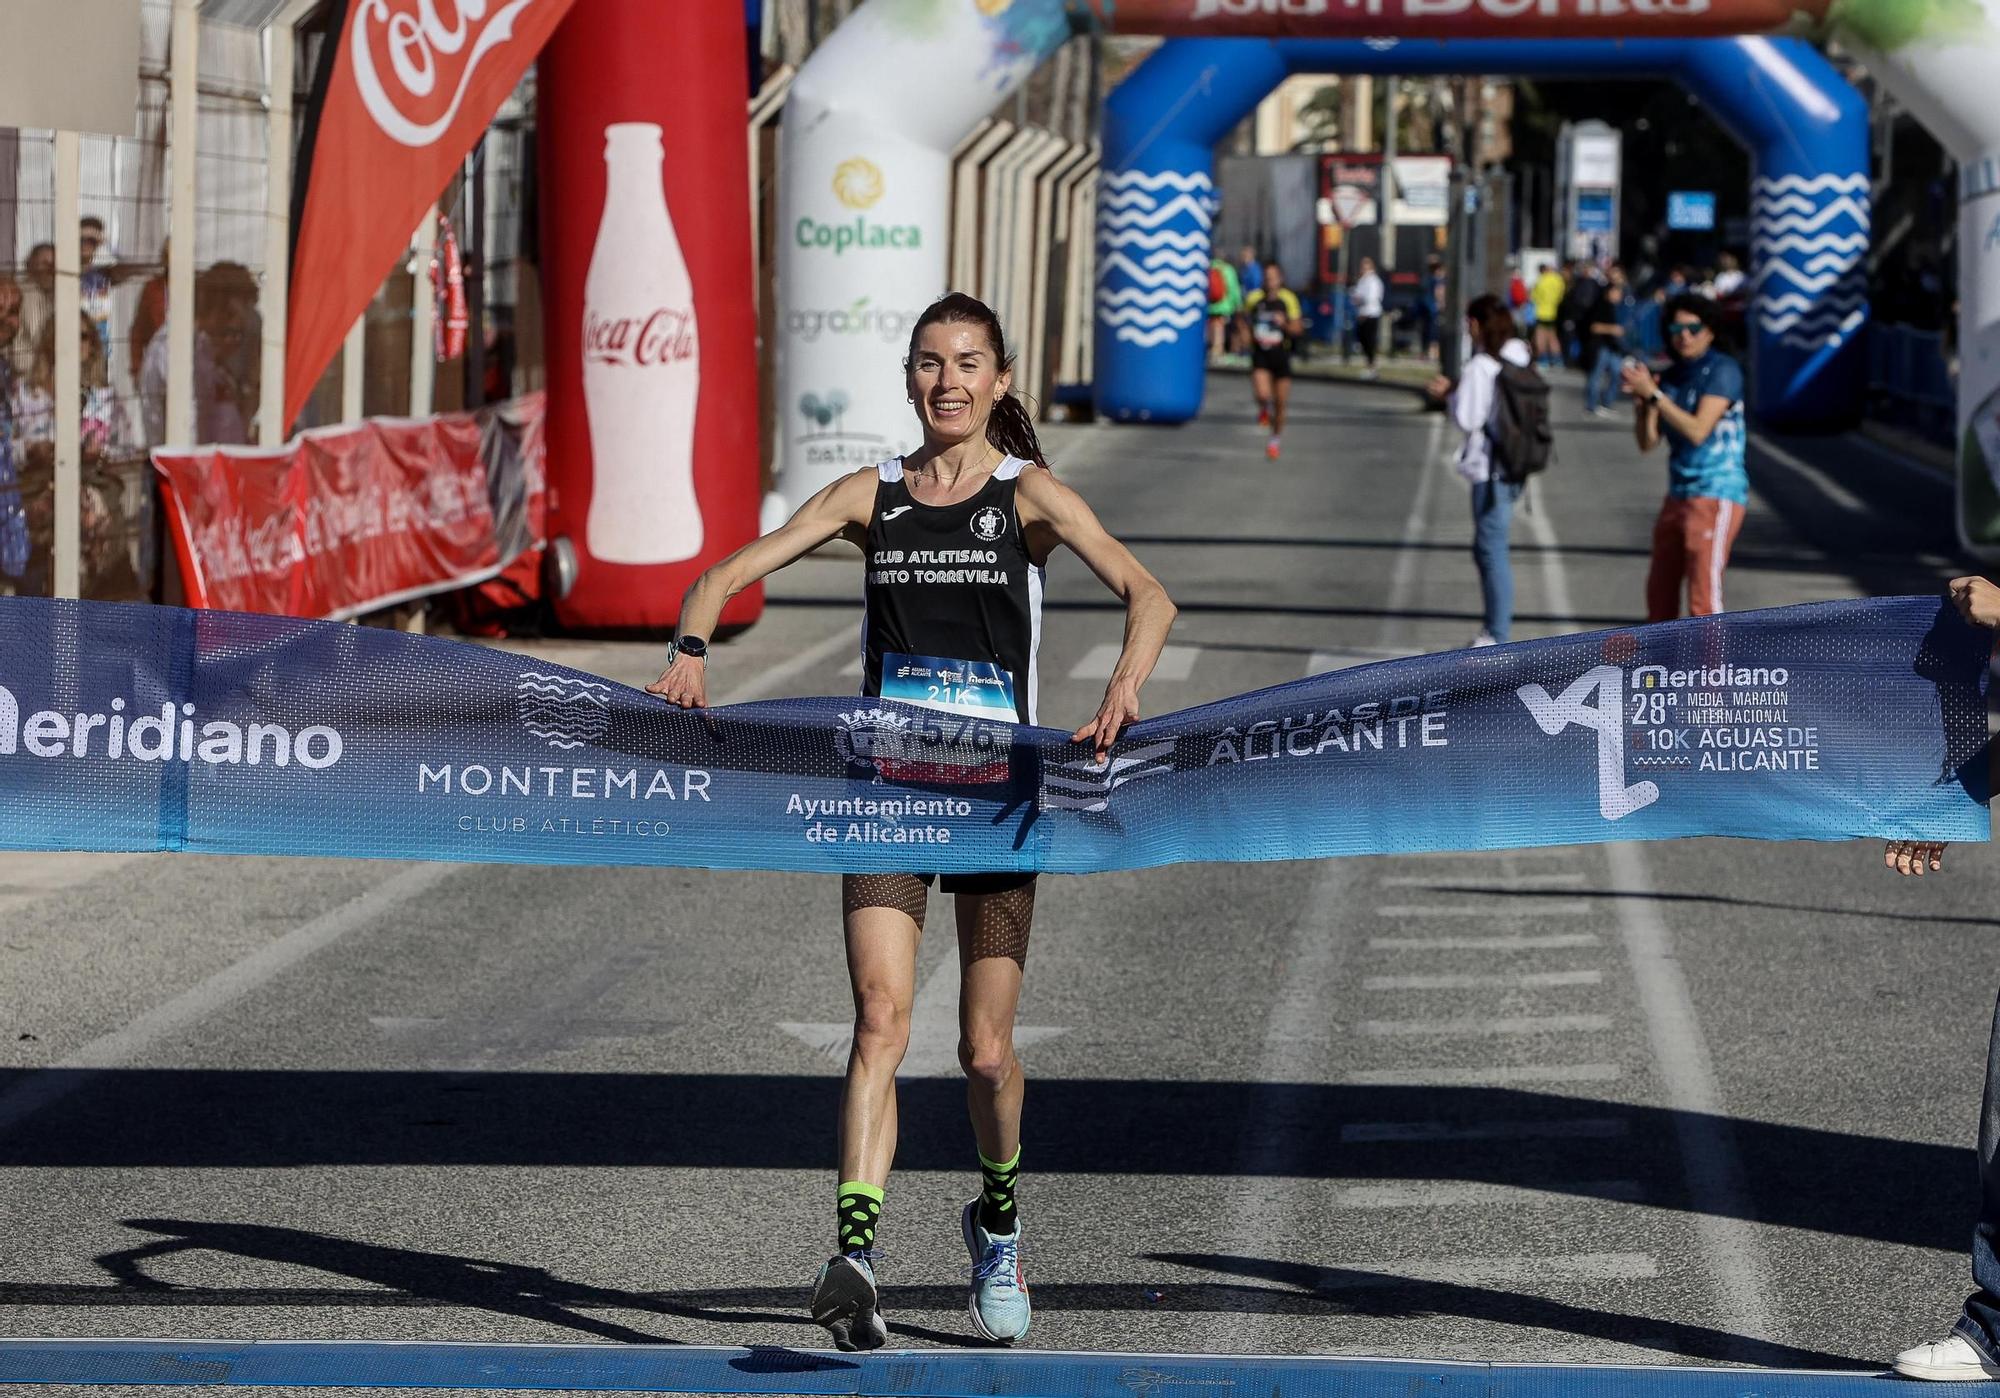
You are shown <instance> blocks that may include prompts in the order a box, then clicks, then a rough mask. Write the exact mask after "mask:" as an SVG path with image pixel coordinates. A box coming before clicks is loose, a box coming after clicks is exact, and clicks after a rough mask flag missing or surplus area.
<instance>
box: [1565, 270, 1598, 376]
mask: <svg viewBox="0 0 2000 1398" xmlns="http://www.w3.org/2000/svg"><path fill="white" fill-rule="evenodd" d="M1567 274H1568V280H1569V285H1568V288H1567V289H1566V290H1565V291H1564V292H1563V299H1562V302H1561V308H1560V310H1559V311H1558V312H1557V319H1558V321H1559V322H1560V324H1561V327H1562V347H1563V361H1564V362H1565V363H1568V364H1575V365H1576V366H1578V367H1579V368H1588V367H1589V364H1590V361H1589V358H1588V357H1587V355H1586V353H1585V351H1586V349H1587V346H1586V345H1585V344H1584V341H1585V339H1586V338H1588V337H1587V336H1586V334H1585V327H1586V326H1588V325H1589V323H1590V314H1591V311H1592V310H1593V309H1594V308H1595V307H1596V305H1597V298H1598V296H1599V295H1600V294H1601V293H1602V292H1603V290H1604V287H1603V285H1602V284H1601V283H1600V282H1599V281H1598V280H1597V276H1596V270H1595V269H1594V268H1593V267H1592V266H1591V265H1590V264H1589V263H1588V262H1576V263H1573V264H1571V266H1570V267H1569V268H1568V269H1567Z"/></svg>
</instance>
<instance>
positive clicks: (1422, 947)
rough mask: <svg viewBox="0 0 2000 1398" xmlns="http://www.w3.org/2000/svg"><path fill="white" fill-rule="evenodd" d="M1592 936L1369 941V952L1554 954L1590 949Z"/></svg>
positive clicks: (1593, 942)
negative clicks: (1561, 951) (1511, 952)
mask: <svg viewBox="0 0 2000 1398" xmlns="http://www.w3.org/2000/svg"><path fill="white" fill-rule="evenodd" d="M1596 945H1597V934H1596V933H1594V932H1552V933H1548V934H1546V935H1543V936H1538V937H1533V936H1529V937H1370V938H1369V939H1368V948H1369V950H1370V951H1556V950H1559V949H1562V948H1565V947H1594V946H1596Z"/></svg>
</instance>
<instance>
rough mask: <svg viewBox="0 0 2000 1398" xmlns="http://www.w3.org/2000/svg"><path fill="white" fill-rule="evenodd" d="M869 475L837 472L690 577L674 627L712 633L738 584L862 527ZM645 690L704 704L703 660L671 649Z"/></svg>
mask: <svg viewBox="0 0 2000 1398" xmlns="http://www.w3.org/2000/svg"><path fill="white" fill-rule="evenodd" d="M875 479H876V473H875V468H874V467H873V466H870V467H868V468H867V469H865V470H861V471H856V472H854V473H853V474H852V475H847V476H843V477H841V478H840V479H839V480H837V481H835V482H834V483H833V484H831V485H829V486H827V487H826V488H825V489H824V490H821V491H820V492H819V494H817V495H815V496H813V497H812V499H810V500H808V501H806V502H805V504H803V505H801V506H799V508H798V511H797V513H795V514H794V515H793V516H792V517H791V518H790V519H788V520H786V521H785V522H784V523H783V524H782V525H780V526H779V527H778V528H776V529H773V530H772V531H771V532H770V533H768V534H766V535H764V536H763V537H762V538H758V539H752V540H751V541H750V542H749V543H747V544H745V545H744V546H743V547H742V548H740V549H738V550H736V552H734V553H732V554H730V555H729V557H727V558H725V559H723V560H722V561H721V562H719V563H717V564H715V565H714V566H713V567H711V568H710V569H709V570H708V571H707V572H705V573H703V574H702V575H701V576H700V577H698V578H696V579H695V580H694V583H693V585H692V586H690V587H689V588H688V590H687V592H686V593H685V594H684V595H683V596H682V598H681V616H680V623H679V625H678V626H677V627H676V628H675V630H676V631H677V632H678V633H679V634H680V635H683V636H699V637H701V638H702V639H703V640H707V639H708V638H709V637H710V636H712V635H713V634H714V633H715V624H716V622H717V621H718V620H719V619H720V618H721V616H722V608H723V605H724V604H725V603H727V602H728V601H729V599H730V598H732V597H734V596H735V595H736V594H737V593H739V592H741V591H742V590H743V589H744V588H746V587H749V586H750V585H751V584H752V583H755V582H757V581H759V580H761V579H763V578H766V577H769V576H770V575H771V574H772V573H775V572H777V571H778V570H779V569H780V568H783V567H786V566H787V565H789V564H792V563H796V562H798V561H799V559H801V558H803V557H805V556H806V555H807V554H809V553H811V552H812V551H813V550H814V549H816V548H818V547H819V546H820V545H821V544H824V543H826V542H827V541H828V540H830V539H837V538H839V537H840V536H841V535H843V534H849V533H850V531H858V530H865V529H866V528H867V524H868V511H869V509H870V507H871V506H872V505H873V503H874V500H875ZM646 692H647V693H648V694H657V695H659V696H660V697H661V698H662V699H665V700H666V701H667V702H668V703H669V704H678V705H680V707H682V708H684V709H700V708H705V707H707V704H708V661H707V660H706V659H704V658H700V657H696V656H691V655H681V654H679V653H676V654H675V656H674V658H673V659H672V660H671V661H669V662H668V664H667V668H666V671H665V673H664V674H662V675H661V676H660V677H659V678H658V679H657V680H654V681H653V682H652V683H651V684H649V685H647V686H646Z"/></svg>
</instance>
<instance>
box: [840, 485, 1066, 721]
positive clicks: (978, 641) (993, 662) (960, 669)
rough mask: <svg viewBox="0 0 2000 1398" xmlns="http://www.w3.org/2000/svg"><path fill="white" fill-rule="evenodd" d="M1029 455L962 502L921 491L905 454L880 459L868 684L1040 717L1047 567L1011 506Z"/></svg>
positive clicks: (873, 520) (865, 688)
mask: <svg viewBox="0 0 2000 1398" xmlns="http://www.w3.org/2000/svg"><path fill="white" fill-rule="evenodd" d="M1026 465H1027V463H1026V462H1024V461H1022V460H1021V459H1020V458H1019V457H1014V456H1009V457H1006V458H1005V459H1003V460H1002V461H1001V463H1000V465H999V466H998V467H997V468H996V469H995V470H994V472H993V475H992V477H991V479H989V480H988V481H987V482H986V484H985V485H984V486H982V487H981V488H980V490H979V493H978V494H977V495H974V496H973V497H972V498H971V499H970V500H962V501H960V502H959V503H958V504H956V505H924V504H920V503H918V502H917V501H916V500H915V499H913V498H912V497H911V495H910V487H909V484H908V482H906V481H905V480H904V479H903V463H902V460H901V458H898V459H896V460H894V461H884V462H882V463H881V464H880V465H879V466H877V467H876V468H875V470H876V472H877V476H878V479H877V481H876V483H875V508H874V511H873V512H872V513H871V514H870V516H869V520H868V549H867V560H866V561H867V571H866V575H865V576H866V579H867V582H866V587H865V595H866V598H867V612H866V615H865V618H864V620H863V622H862V630H861V651H862V662H861V663H862V683H861V692H862V693H864V694H868V695H873V696H877V697H879V696H882V695H884V694H886V695H887V696H888V697H890V698H893V699H904V700H908V701H909V702H912V703H918V704H926V705H928V706H929V707H932V708H943V709H951V710H953V711H956V712H976V713H985V714H989V715H990V716H992V717H994V718H1001V719H1009V718H1011V719H1012V720H1014V721H1016V722H1020V723H1033V722H1034V721H1035V697H1036V693H1035V691H1036V686H1037V676H1036V673H1035V651H1036V649H1037V647H1038V646H1039V645H1040V644H1041V639H1042V569H1041V568H1040V567H1038V566H1037V565H1036V564H1035V563H1034V562H1033V561H1031V560H1030V558H1029V557H1028V547H1027V543H1026V541H1025V540H1023V539H1022V537H1021V516H1020V512H1019V511H1018V510H1017V509H1016V508H1015V504H1014V493H1015V491H1016V489H1017V488H1018V486H1019V484H1020V477H1021V470H1022V468H1023V467H1024V466H1026ZM1003 676H1004V680H1003V679H1002V677H1003ZM1003 695H1004V696H1011V704H1009V703H1006V700H1005V698H1004V697H1003ZM1005 708H1011V709H1012V711H1013V712H1012V713H1011V714H1009V713H1007V712H1005V711H1004V710H1005Z"/></svg>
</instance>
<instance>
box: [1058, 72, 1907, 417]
mask: <svg viewBox="0 0 2000 1398" xmlns="http://www.w3.org/2000/svg"><path fill="white" fill-rule="evenodd" d="M1295 72H1306V73H1382V74H1398V75H1413V74H1439V73H1493V74H1514V75H1523V76H1537V77H1577V76H1617V77H1627V78H1634V77H1662V78H1675V79H1678V80H1679V81H1680V82H1681V83H1682V84H1683V85H1684V86H1685V87H1686V88H1687V89H1688V90H1689V91H1690V92H1692V93H1693V94H1694V95H1695V96H1696V97H1697V98H1699V99H1700V100H1701V101H1702V102H1704V103H1705V104H1706V105H1707V107H1708V109H1709V111H1710V112H1711V113H1712V114H1713V115H1714V116H1715V118H1716V120H1717V121H1719V122H1720V123H1721V124H1722V126H1723V127H1724V128H1725V129H1726V130H1727V131H1729V133H1730V134H1731V135H1733V136H1734V137H1735V138H1736V139H1737V140H1739V141H1741V142H1742V143H1743V144H1744V145H1745V146H1746V147H1748V148H1749V151H1750V155H1751V174H1752V181H1751V230H1750V231H1751V249H1750V252H1751V276H1752V279H1753V286H1754V288H1755V289H1754V292H1753V297H1754V299H1753V303H1752V307H1751V315H1750V333H1751V344H1750V361H1751V362H1750V368H1751V384H1752V388H1751V400H1750V404H1749V407H1750V410H1751V411H1752V412H1753V413H1754V414H1755V415H1756V416H1757V417H1758V418H1759V419H1760V420H1761V421H1763V422H1764V423H1767V424H1769V425H1771V426H1774V427H1796V428H1823V427H1833V426H1840V425H1845V424H1849V423H1851V422H1853V421H1854V420H1855V419H1856V418H1857V417H1858V416H1859V413H1860V409H1861V402H1862V397H1863V391H1864V388H1865V385H1866V372H1867V363H1866V345H1865V344H1864V342H1863V338H1862V336H1861V333H1860V332H1861V331H1862V328H1863V327H1864V325H1865V324H1866V322H1867V318H1868V301H1867V278H1866V259H1867V255H1868V213H1869V165H1868V110H1867V106H1866V104H1865V103H1864V102H1863V101H1862V98H1861V96H1860V94H1859V93H1857V92H1856V91H1855V90H1854V88H1853V87H1852V86H1851V85H1850V84H1849V83H1848V82H1847V80H1846V79H1844V78H1843V77H1841V76H1840V74H1839V73H1838V72H1837V71H1835V69H1834V67H1833V65H1832V64H1830V63H1828V62H1827V61H1826V59H1825V58H1823V57H1821V56H1820V54H1819V53H1818V52H1817V51H1816V50H1815V49H1813V48H1812V47H1811V46H1810V45H1809V44H1807V43H1805V42H1804V41H1802V40H1798V39H1763V38H1744V39H1627V40H1615V39H1569V40H1518V39H1515V40H1487V41H1478V40H1474V41H1466V40H1458V41H1453V42H1449V43H1447V42H1441V41H1438V40H1401V41H1363V40H1305V39H1285V40H1264V39H1174V40H1170V41H1168V42H1167V43H1165V44H1162V45H1161V46H1160V47H1159V48H1158V49H1157V50H1155V52H1154V53H1153V54H1152V56H1151V57H1149V58H1148V59H1147V60H1146V61H1145V62H1144V63H1143V64H1141V65H1140V66H1139V68H1138V69H1137V70H1136V71H1135V72H1134V73H1133V74H1132V76H1131V77H1129V78H1127V79H1126V80H1125V81H1124V82H1123V83H1121V84H1120V85H1119V86H1118V88H1117V89H1116V90H1115V91H1113V92H1112V94H1111V96H1110V98H1109V100H1108V101H1107V102H1106V104H1105V111H1104V172H1105V173H1104V175H1103V176H1102V182H1101V184H1100V187H1099V194H1098V213H1097V225H1098V272H1097V278H1098V283H1097V335H1096V375H1095V377H1096V387H1095V394H1096V399H1097V406H1098V410H1099V411H1100V412H1102V413H1104V414H1106V415H1108V416H1110V417H1112V418H1116V419H1118V420H1121V421H1128V422H1130V421H1150V422H1184V421H1186V420H1187V419H1189V418H1191V417H1193V416H1194V415H1195V414H1196V413H1198V412H1199V411H1200V410H1201V398H1202V387H1203V381H1204V374H1205V364H1204V354H1203V343H1202V320H1203V316H1204V314H1205V307H1206V304H1207V301H1208V258H1209V225H1210V221H1211V219H1212V217H1213V208H1214V193H1215V185H1214V172H1213V151H1214V147H1215V143H1216V142H1217V141H1219V140H1220V139H1222V137H1223V135H1224V134H1225V133H1227V132H1228V131H1229V130H1230V129H1231V128H1232V127H1234V126H1235V125H1236V123H1237V122H1239V121H1241V120H1242V119H1243V118H1244V117H1245V116H1246V115H1248V114H1249V112H1250V111H1251V109H1252V108H1254V107H1255V106H1256V104H1257V103H1258V102H1260V101H1262V100H1263V98H1264V97H1265V96H1266V95H1267V94H1268V93H1269V92H1270V91H1271V89H1272V88H1274V87H1276V86H1277V85H1278V83H1279V81H1280V80H1282V79H1283V78H1284V77H1285V76H1286V75H1287V74H1290V73H1295Z"/></svg>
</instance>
